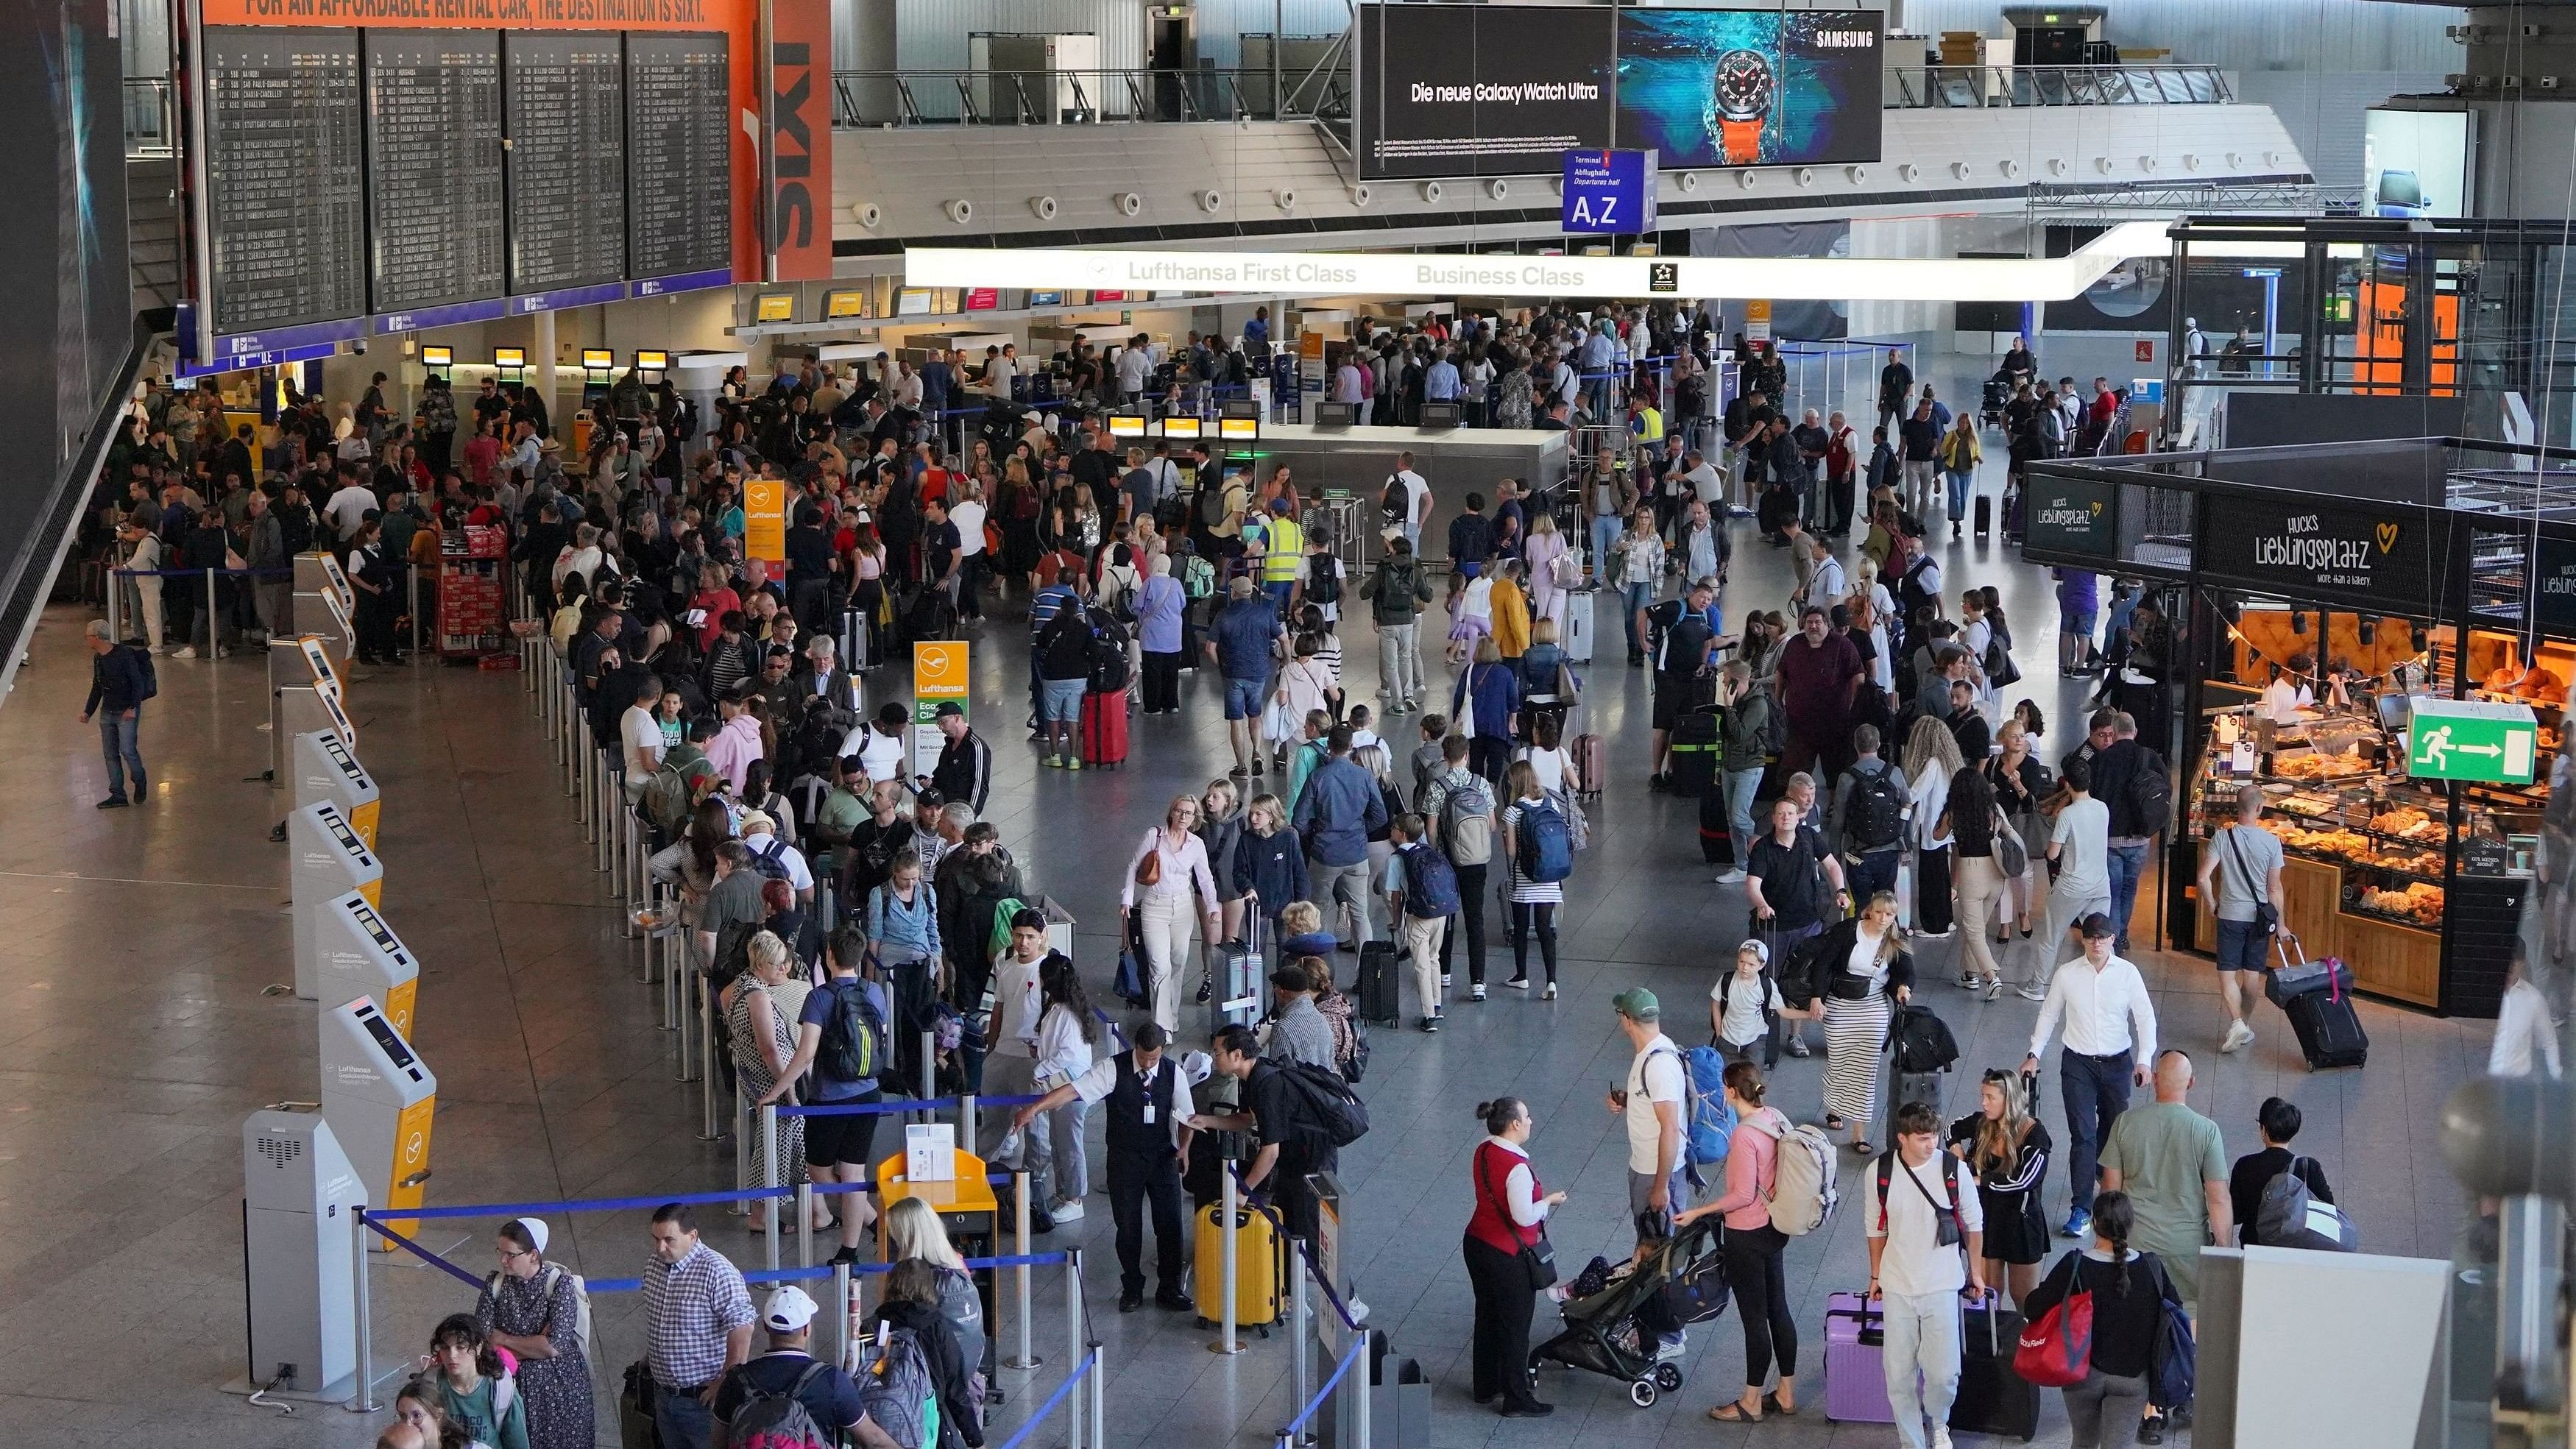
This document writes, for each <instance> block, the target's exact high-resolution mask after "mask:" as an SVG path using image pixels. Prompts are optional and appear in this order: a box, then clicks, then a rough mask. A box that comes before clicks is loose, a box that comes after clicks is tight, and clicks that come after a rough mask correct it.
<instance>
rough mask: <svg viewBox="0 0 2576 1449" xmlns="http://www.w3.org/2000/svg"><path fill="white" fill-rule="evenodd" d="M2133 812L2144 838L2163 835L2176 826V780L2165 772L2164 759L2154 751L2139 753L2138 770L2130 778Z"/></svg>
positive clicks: (2131, 809) (2130, 803) (2130, 797)
mask: <svg viewBox="0 0 2576 1449" xmlns="http://www.w3.org/2000/svg"><path fill="white" fill-rule="evenodd" d="M2129 809H2130V811H2131V813H2133V814H2135V815H2136V816H2137V817H2138V830H2139V833H2140V834H2143V835H2162V834H2163V833H2164V832H2165V830H2166V828H2167V827H2168V826H2171V825H2172V824H2173V777H2172V776H2171V775H2169V774H2167V773H2166V772H2165V762H2164V757H2163V756H2161V755H2159V754H2157V753H2156V752H2155V751H2153V750H2140V751H2139V752H2138V770H2137V773H2136V774H2133V775H2131V776H2130V777H2129Z"/></svg>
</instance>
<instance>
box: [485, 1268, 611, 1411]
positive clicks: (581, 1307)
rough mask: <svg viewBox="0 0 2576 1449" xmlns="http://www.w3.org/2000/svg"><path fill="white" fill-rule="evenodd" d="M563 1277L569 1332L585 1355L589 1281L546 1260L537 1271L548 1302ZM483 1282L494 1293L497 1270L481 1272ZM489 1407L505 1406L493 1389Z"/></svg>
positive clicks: (497, 1284)
mask: <svg viewBox="0 0 2576 1449" xmlns="http://www.w3.org/2000/svg"><path fill="white" fill-rule="evenodd" d="M566 1278H570V1279H571V1280H572V1301H573V1333H574V1334H575V1336H577V1337H578V1338H579V1339H580V1340H581V1353H582V1357H584V1358H589V1357H591V1348H590V1281H589V1280H588V1279H586V1278H584V1277H582V1276H581V1275H580V1274H579V1273H576V1272H574V1271H572V1270H571V1269H569V1268H565V1267H562V1266H560V1265H558V1264H554V1263H548V1264H547V1265H546V1266H545V1269H544V1271H542V1272H540V1273H538V1274H537V1281H538V1282H539V1283H541V1284H543V1285H544V1290H545V1295H546V1301H547V1302H548V1303H552V1302H553V1301H554V1296H555V1284H557V1283H559V1282H562V1281H563V1280H564V1279H566ZM483 1286H484V1287H485V1288H486V1289H487V1290H490V1291H491V1292H493V1293H495V1294H498V1293H499V1291H500V1288H501V1275H500V1274H498V1273H488V1274H485V1275H484V1278H483ZM502 1382H503V1383H509V1382H510V1380H508V1379H503V1380H502ZM492 1408H493V1412H494V1413H496V1414H498V1413H502V1412H505V1411H507V1409H508V1408H509V1406H508V1405H507V1404H505V1403H503V1402H502V1401H501V1399H500V1397H499V1395H498V1393H497V1392H496V1393H495V1395H494V1397H493V1400H492Z"/></svg>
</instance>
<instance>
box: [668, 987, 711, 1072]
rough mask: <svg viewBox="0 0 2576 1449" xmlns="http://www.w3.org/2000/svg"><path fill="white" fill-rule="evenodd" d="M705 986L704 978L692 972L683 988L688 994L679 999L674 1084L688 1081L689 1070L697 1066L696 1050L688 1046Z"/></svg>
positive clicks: (694, 1034) (694, 1028) (693, 1032)
mask: <svg viewBox="0 0 2576 1449" xmlns="http://www.w3.org/2000/svg"><path fill="white" fill-rule="evenodd" d="M705 986H706V978H705V977H703V976H700V975H699V974H698V973H697V972H696V971H694V970H693V971H691V972H690V973H689V979H688V985H687V987H686V988H685V990H686V991H687V993H688V994H687V995H684V996H682V997H681V998H680V1071H679V1075H677V1076H675V1077H673V1078H672V1079H671V1080H673V1081H675V1082H685V1081H688V1080H689V1070H690V1068H692V1067H693V1066H695V1065H696V1064H697V1058H696V1056H695V1055H694V1053H695V1051H696V1048H695V1047H693V1046H691V1045H690V1039H691V1038H693V1037H695V1036H696V1035H697V1030H696V1028H697V1024H698V1020H699V1016H698V1013H699V1011H700V1006H699V998H700V997H702V996H703V995H704V994H705V991H704V988H705Z"/></svg>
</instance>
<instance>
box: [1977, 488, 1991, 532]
mask: <svg viewBox="0 0 2576 1449" xmlns="http://www.w3.org/2000/svg"><path fill="white" fill-rule="evenodd" d="M1994 531H1995V499H1994V495H1993V494H1991V493H1980V494H1978V495H1977V537H1979V538H1984V537H1986V536H1987V535H1989V534H1991V533H1993V532H1994Z"/></svg>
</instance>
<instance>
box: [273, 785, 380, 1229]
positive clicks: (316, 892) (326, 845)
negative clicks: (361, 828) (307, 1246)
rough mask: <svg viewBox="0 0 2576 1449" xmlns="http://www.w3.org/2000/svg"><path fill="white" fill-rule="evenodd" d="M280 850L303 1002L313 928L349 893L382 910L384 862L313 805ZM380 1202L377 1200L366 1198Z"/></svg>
mask: <svg viewBox="0 0 2576 1449" xmlns="http://www.w3.org/2000/svg"><path fill="white" fill-rule="evenodd" d="M286 848H287V851H288V854H289V857H290V860H291V865H290V867H289V873H288V881H289V886H290V898H291V899H292V901H293V902H294V911H295V994H296V995H297V996H299V997H301V998H303V999H304V1000H306V1001H318V1000H320V999H321V997H322V967H321V953H320V947H319V942H320V939H321V932H320V930H319V929H318V927H319V924H320V922H321V921H322V919H323V913H324V912H325V911H326V910H328V909H329V908H330V905H331V903H332V902H333V901H335V900H337V899H339V898H340V897H341V896H343V895H347V894H349V893H351V892H355V893H357V894H358V895H359V896H361V897H362V898H364V899H365V901H366V903H367V904H368V905H369V906H372V907H374V908H376V909H377V910H382V909H384V899H383V890H384V878H385V867H384V862H383V861H380V860H378V859H376V853H375V851H373V850H371V849H369V848H368V846H367V843H366V842H365V841H363V840H360V839H359V838H358V832H357V831H355V830H353V829H351V828H350V826H349V822H348V819H347V817H345V816H343V815H342V814H341V813H340V808H339V807H338V806H336V805H333V804H332V803H331V802H329V801H328V800H320V801H316V802H314V803H313V804H310V805H307V806H305V807H304V808H303V809H301V810H298V811H296V812H294V813H293V814H291V815H289V816H287V817H286ZM370 1201H381V1199H370Z"/></svg>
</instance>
